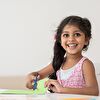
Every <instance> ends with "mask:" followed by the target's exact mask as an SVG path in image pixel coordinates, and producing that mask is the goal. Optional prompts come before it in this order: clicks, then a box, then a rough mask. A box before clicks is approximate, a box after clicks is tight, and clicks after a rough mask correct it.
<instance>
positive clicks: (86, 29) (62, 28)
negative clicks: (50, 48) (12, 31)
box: [26, 16, 99, 95]
mask: <svg viewBox="0 0 100 100" xmlns="http://www.w3.org/2000/svg"><path fill="white" fill-rule="evenodd" d="M55 38H56V40H55V44H54V56H53V60H52V62H51V63H50V64H49V65H47V66H46V67H44V68H43V69H41V70H39V71H37V72H32V73H30V74H28V76H27V84H26V86H27V88H29V89H32V82H33V79H34V78H35V77H36V75H37V73H38V79H43V78H45V77H47V76H49V80H48V81H46V82H45V87H47V88H48V89H49V90H50V91H52V92H56V93H64V94H84V95H98V94H99V90H98V84H97V79H96V75H95V68H94V65H93V63H92V62H91V61H90V60H89V59H88V58H86V57H84V56H83V55H82V51H86V50H87V49H88V46H89V42H90V39H91V23H90V21H89V20H88V19H87V18H82V17H79V16H69V17H67V18H65V19H64V20H63V21H62V22H61V23H60V25H59V26H58V29H57V32H56V37H55Z"/></svg>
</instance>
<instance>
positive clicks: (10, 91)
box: [0, 79, 47, 95]
mask: <svg viewBox="0 0 100 100" xmlns="http://www.w3.org/2000/svg"><path fill="white" fill-rule="evenodd" d="M46 80H47V79H43V80H40V81H38V85H37V89H36V90H13V89H4V90H3V89H1V91H0V94H23V95H24V94H27V95H30V94H45V93H46V91H47V88H45V87H44V82H45V81H46Z"/></svg>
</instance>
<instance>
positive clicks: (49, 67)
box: [26, 63, 54, 89]
mask: <svg viewBox="0 0 100 100" xmlns="http://www.w3.org/2000/svg"><path fill="white" fill-rule="evenodd" d="M53 72H54V69H53V66H52V64H51V63H50V64H49V65H47V66H46V67H45V68H43V69H41V70H39V71H37V72H31V73H29V74H28V75H27V77H26V87H27V88H29V89H32V82H33V79H35V78H36V76H37V75H38V79H39V80H40V79H43V78H45V77H47V76H48V75H50V74H51V73H53ZM37 73H38V74H37Z"/></svg>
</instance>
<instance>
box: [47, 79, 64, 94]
mask: <svg viewBox="0 0 100 100" xmlns="http://www.w3.org/2000/svg"><path fill="white" fill-rule="evenodd" d="M45 87H47V88H48V90H52V91H53V92H57V93H61V90H62V89H63V87H62V86H61V85H60V84H59V82H58V81H57V80H53V79H49V80H48V81H46V82H45Z"/></svg>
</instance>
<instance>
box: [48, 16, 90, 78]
mask: <svg viewBox="0 0 100 100" xmlns="http://www.w3.org/2000/svg"><path fill="white" fill-rule="evenodd" d="M66 25H75V26H77V27H78V28H79V29H80V30H81V31H82V32H83V33H84V34H85V37H86V38H89V39H90V38H91V23H90V21H89V20H88V19H87V18H82V17H79V16H69V17H66V18H65V19H64V20H62V22H61V23H60V25H59V26H58V28H57V30H56V40H55V44H54V56H53V60H52V66H53V68H54V73H52V74H51V75H50V76H49V78H50V79H57V77H56V71H57V70H59V68H60V67H61V64H62V63H63V61H64V55H65V52H66V51H65V50H64V49H63V47H62V46H61V43H60V41H61V34H62V31H63V28H64V27H65V26H66ZM88 45H89V42H88V44H87V45H84V47H83V50H84V51H86V50H87V49H88Z"/></svg>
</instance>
